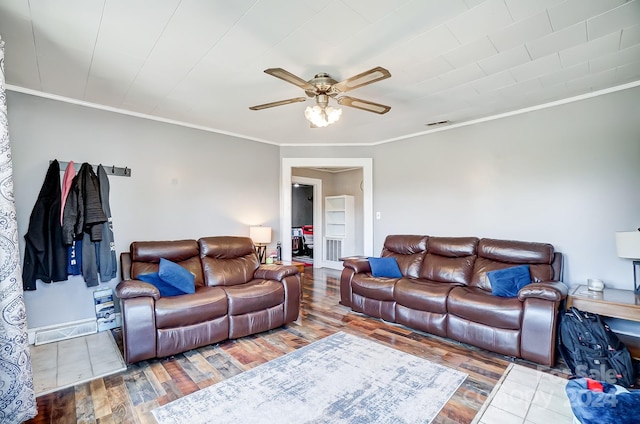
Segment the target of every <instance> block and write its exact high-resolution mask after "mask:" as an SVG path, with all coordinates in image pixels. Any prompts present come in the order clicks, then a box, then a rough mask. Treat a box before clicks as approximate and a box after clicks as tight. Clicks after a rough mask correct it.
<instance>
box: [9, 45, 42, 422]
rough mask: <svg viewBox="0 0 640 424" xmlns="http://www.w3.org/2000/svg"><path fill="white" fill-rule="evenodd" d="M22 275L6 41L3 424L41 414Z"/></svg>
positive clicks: (21, 420)
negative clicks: (34, 380)
mask: <svg viewBox="0 0 640 424" xmlns="http://www.w3.org/2000/svg"><path fill="white" fill-rule="evenodd" d="M21 275H22V272H21V271H20V252H19V250H18V223H17V221H16V205H15V203H14V199H13V165H12V163H11V144H10V143H9V127H8V122H7V96H6V93H5V79H4V42H3V41H2V39H1V38H0V423H21V422H23V421H26V420H28V419H30V418H33V417H35V416H36V414H37V412H38V411H37V407H36V397H35V392H34V390H33V374H32V373H31V356H30V355H29V339H28V337H27V317H26V313H25V307H24V298H23V296H22V277H21Z"/></svg>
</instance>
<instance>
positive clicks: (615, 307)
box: [567, 285, 640, 358]
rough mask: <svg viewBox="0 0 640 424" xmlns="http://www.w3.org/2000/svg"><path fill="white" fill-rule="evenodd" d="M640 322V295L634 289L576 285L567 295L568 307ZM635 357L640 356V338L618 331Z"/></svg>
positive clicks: (618, 334) (620, 337) (619, 336)
mask: <svg viewBox="0 0 640 424" xmlns="http://www.w3.org/2000/svg"><path fill="white" fill-rule="evenodd" d="M571 306H573V307H575V308H577V309H580V310H581V311H586V312H591V313H593V314H599V315H604V316H607V317H611V318H621V319H627V320H630V321H638V322H640V295H637V294H635V293H634V292H633V290H620V289H607V288H605V289H604V290H603V291H601V292H596V291H590V290H588V289H587V286H585V285H580V286H574V287H572V288H571V289H570V290H569V296H567V308H570V307H571ZM616 334H617V336H618V338H619V339H620V340H621V341H622V342H623V343H624V344H625V345H627V348H629V351H630V352H631V355H632V356H633V357H634V358H640V338H639V337H634V336H629V335H626V334H620V333H616Z"/></svg>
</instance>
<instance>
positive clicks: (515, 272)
mask: <svg viewBox="0 0 640 424" xmlns="http://www.w3.org/2000/svg"><path fill="white" fill-rule="evenodd" d="M487 277H488V278H489V281H490V282H491V294H493V295H494V296H501V297H516V296H517V295H518V292H519V291H520V289H521V288H523V287H524V286H526V285H527V284H529V283H531V275H530V274H529V265H518V266H514V267H510V268H504V269H499V270H497V271H490V272H487Z"/></svg>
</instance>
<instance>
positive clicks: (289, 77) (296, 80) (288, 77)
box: [264, 68, 316, 93]
mask: <svg viewBox="0 0 640 424" xmlns="http://www.w3.org/2000/svg"><path fill="white" fill-rule="evenodd" d="M264 72H265V73H267V74H269V75H272V76H274V77H276V78H280V79H281V80H283V81H286V82H288V83H290V84H293V85H297V86H298V87H300V88H302V89H303V90H304V91H312V92H314V93H315V92H316V87H315V86H313V85H311V84H309V83H308V82H307V81H305V80H303V79H302V78H300V77H298V76H295V75H293V74H292V73H291V72H288V71H285V70H284V69H282V68H269V69H265V70H264Z"/></svg>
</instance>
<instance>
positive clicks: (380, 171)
mask: <svg viewBox="0 0 640 424" xmlns="http://www.w3.org/2000/svg"><path fill="white" fill-rule="evenodd" d="M374 211H380V212H381V214H382V219H381V220H379V221H375V220H374V226H375V229H374V234H375V235H374V249H375V250H376V251H377V252H379V251H380V249H381V248H382V243H383V241H384V237H385V236H386V235H388V234H429V235H442V236H467V235H473V236H479V237H493V238H506V239H515V240H526V241H541V242H548V243H552V244H553V245H554V246H555V247H556V249H557V250H559V251H561V252H563V253H564V254H565V273H564V281H565V282H566V283H568V284H575V283H584V282H586V279H587V278H588V277H597V278H601V279H602V280H604V282H605V284H606V285H607V286H609V287H617V288H624V289H630V288H631V289H632V288H633V273H632V266H631V261H630V260H627V259H620V258H618V257H617V256H616V251H615V239H614V233H615V231H621V230H632V229H636V228H638V227H640V89H639V88H634V89H629V90H625V91H621V92H617V93H613V94H608V95H605V96H601V97H597V98H592V99H589V100H583V101H580V102H575V103H570V104H566V105H563V106H558V107H554V108H549V109H544V110H540V111H536V112H531V113H526V114H522V115H517V116H512V117H509V118H503V119H499V120H494V121H490V122H486V123H482V124H476V125H471V126H466V127H461V128H458V129H452V130H448V131H443V132H438V133H433V134H429V135H424V136H420V137H417V138H415V139H411V140H405V141H399V142H394V143H389V144H384V145H380V146H378V147H377V148H376V149H375V153H374Z"/></svg>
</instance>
